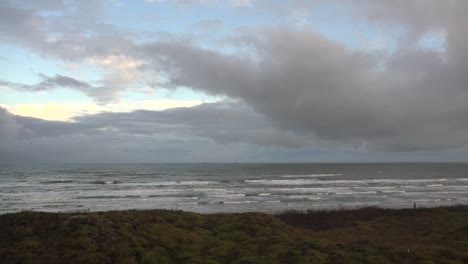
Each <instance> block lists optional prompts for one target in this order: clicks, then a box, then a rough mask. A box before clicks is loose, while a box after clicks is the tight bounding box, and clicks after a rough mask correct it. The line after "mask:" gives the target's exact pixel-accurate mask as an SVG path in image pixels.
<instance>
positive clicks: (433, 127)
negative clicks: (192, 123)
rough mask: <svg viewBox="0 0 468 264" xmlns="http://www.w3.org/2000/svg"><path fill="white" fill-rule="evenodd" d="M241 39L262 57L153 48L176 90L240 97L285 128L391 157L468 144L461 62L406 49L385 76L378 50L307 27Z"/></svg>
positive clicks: (159, 45) (175, 45)
mask: <svg viewBox="0 0 468 264" xmlns="http://www.w3.org/2000/svg"><path fill="white" fill-rule="evenodd" d="M242 41H243V42H244V45H246V46H249V47H251V48H252V51H253V54H254V56H246V57H241V56H239V55H225V54H222V53H218V52H215V51H212V50H207V49H202V48H198V47H194V46H190V45H187V44H182V43H154V44H148V45H147V46H146V47H145V51H146V54H147V56H150V57H151V58H153V65H154V67H155V68H156V69H158V70H159V71H165V72H166V74H167V76H168V78H169V82H170V83H171V84H172V85H173V86H174V87H178V86H186V87H191V88H193V89H195V90H199V91H203V92H206V93H209V94H215V95H225V96H228V97H231V98H237V99H241V100H243V101H245V102H246V103H247V104H249V105H250V106H252V107H253V108H254V109H255V110H256V111H258V112H259V113H260V114H262V115H264V116H266V117H267V118H268V119H269V120H271V121H272V122H273V124H275V125H277V126H278V127H280V128H282V129H285V130H292V131H305V132H310V133H314V134H315V135H317V136H319V137H320V138H322V139H324V140H335V141H341V142H353V141H361V142H366V144H368V145H369V146H371V147H375V148H379V149H387V150H392V151H400V150H401V151H410V150H420V149H431V148H436V149H437V148H455V147H458V146H463V145H466V144H468V127H467V123H466V121H465V118H464V116H466V115H468V105H467V104H466V103H465V102H466V101H467V100H468V90H467V89H466V87H468V86H467V85H466V84H467V83H468V82H467V79H466V74H463V72H462V71H461V69H465V68H466V67H458V66H459V63H467V62H466V61H459V60H460V57H457V58H450V57H447V55H445V54H440V53H438V52H434V51H425V50H420V49H404V50H401V51H397V52H395V53H394V55H393V56H391V57H390V58H388V59H386V60H385V61H383V62H384V65H385V66H384V67H385V69H384V70H382V69H381V67H380V66H379V64H380V63H382V60H381V59H380V58H377V59H376V58H375V57H374V56H373V54H371V53H363V52H359V51H351V50H349V49H347V48H346V47H345V46H344V45H342V44H339V43H337V42H334V41H331V40H329V39H327V38H325V37H323V36H321V35H319V34H316V33H313V32H310V31H306V30H304V31H295V30H291V29H288V28H284V29H265V30H258V31H255V32H251V33H250V34H248V36H247V37H245V38H244V39H243V40H242ZM460 66H461V65H460ZM447 102H450V104H447Z"/></svg>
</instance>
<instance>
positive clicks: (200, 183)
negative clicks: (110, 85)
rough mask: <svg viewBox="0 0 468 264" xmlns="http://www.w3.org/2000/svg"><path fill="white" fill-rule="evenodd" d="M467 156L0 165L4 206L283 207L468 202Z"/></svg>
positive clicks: (54, 209) (201, 209)
mask: <svg viewBox="0 0 468 264" xmlns="http://www.w3.org/2000/svg"><path fill="white" fill-rule="evenodd" d="M467 202H468V164H461V163H437V164H436V163H420V164H413V163H411V164H410V163H402V164H353V163H350V164H330V163H326V164H296V163H292V164H271V163H266V164H248V163H229V164H211V163H198V164H47V165H46V164H41V165H14V166H13V165H0V213H1V214H4V213H11V212H18V211H22V210H34V211H51V212H58V211H75V210H90V211H109V210H127V209H175V210H185V211H193V212H200V213H219V212H248V211H256V212H272V213H273V212H281V211H285V210H314V209H337V208H359V207H364V206H378V207H384V208H408V207H413V205H414V203H416V206H418V207H433V206H440V205H454V204H467Z"/></svg>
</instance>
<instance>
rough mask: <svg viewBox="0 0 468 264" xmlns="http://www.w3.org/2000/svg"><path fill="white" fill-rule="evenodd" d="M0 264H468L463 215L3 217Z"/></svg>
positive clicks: (464, 210) (463, 210)
mask: <svg viewBox="0 0 468 264" xmlns="http://www.w3.org/2000/svg"><path fill="white" fill-rule="evenodd" d="M0 262H1V263H145V264H151V263H468V207H465V206H455V207H441V208H430V209H425V208H419V209H402V210H389V209H378V208H363V209H358V210H339V211H308V212H298V211H289V212H284V213H281V214H277V215H268V214H261V213H243V214H213V215H202V214H196V213H190V212H182V211H168V210H148V211H115V212H80V213H44V212H21V213H15V214H6V215H0Z"/></svg>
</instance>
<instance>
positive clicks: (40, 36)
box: [0, 0, 468, 158]
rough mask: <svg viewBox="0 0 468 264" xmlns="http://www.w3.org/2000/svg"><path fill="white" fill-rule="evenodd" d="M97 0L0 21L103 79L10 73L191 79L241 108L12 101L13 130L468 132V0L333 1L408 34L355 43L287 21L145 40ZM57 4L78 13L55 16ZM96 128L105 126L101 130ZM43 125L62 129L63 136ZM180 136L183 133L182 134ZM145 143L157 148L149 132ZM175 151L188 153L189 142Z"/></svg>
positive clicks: (214, 134) (70, 82)
mask: <svg viewBox="0 0 468 264" xmlns="http://www.w3.org/2000/svg"><path fill="white" fill-rule="evenodd" d="M47 2H48V1H47ZM176 2H177V3H179V4H190V5H194V4H200V3H201V4H204V3H207V2H205V1H176ZM241 2H242V3H248V4H250V7H251V8H258V10H261V11H267V12H274V13H275V14H287V15H291V14H292V15H294V14H297V11H298V10H302V8H304V10H306V11H304V12H303V13H302V12H299V13H300V15H301V17H302V16H304V17H309V16H310V15H311V12H308V11H309V10H311V8H315V7H317V6H319V5H320V4H322V3H323V1H304V0H295V1H287V3H285V1H273V2H272V1H260V0H259V1H241ZM48 3H49V2H48ZM50 3H53V1H50ZM93 3H95V2H94V1H77V2H70V3H68V4H65V5H63V6H61V5H56V4H53V5H52V4H51V5H50V6H49V5H44V8H46V9H42V8H41V7H40V6H42V5H33V4H27V3H26V2H24V3H22V4H21V5H16V4H14V3H13V1H2V2H0V32H1V40H2V41H4V42H7V43H13V44H15V45H20V46H22V47H26V48H28V49H30V50H32V51H34V52H35V53H37V54H41V55H42V56H44V57H45V58H53V59H57V60H60V61H63V62H70V63H72V62H73V63H81V62H83V61H88V62H89V61H91V62H92V63H94V64H95V65H100V67H102V71H103V72H104V74H103V76H102V79H101V80H99V81H97V82H93V83H92V84H91V83H90V82H87V81H84V80H78V79H74V78H72V77H69V76H66V75H55V76H45V75H43V76H41V78H42V81H40V82H38V83H37V84H32V85H26V84H19V83H13V82H8V81H2V83H1V84H2V85H3V86H8V87H10V88H13V89H18V90H28V91H41V90H50V89H56V88H58V87H67V88H70V89H75V90H80V91H82V92H84V93H86V94H87V95H89V96H90V97H93V98H95V99H96V100H97V101H99V102H100V103H109V102H112V101H115V100H116V99H118V97H119V93H121V92H122V91H126V90H128V89H131V88H132V87H137V88H140V87H141V86H145V85H148V84H151V86H152V87H153V85H152V84H156V85H155V87H156V88H159V87H166V88H170V89H176V88H178V87H181V86H182V87H188V88H190V89H193V90H195V91H199V92H202V93H207V94H211V95H218V96H223V97H226V98H230V99H232V100H235V101H236V102H239V104H240V105H241V106H239V109H237V108H236V107H237V105H236V104H232V105H229V107H226V105H218V104H215V105H204V106H203V107H202V106H200V107H198V108H197V107H195V108H190V110H187V109H185V110H180V109H179V110H174V111H172V110H167V111H163V112H157V114H154V113H153V112H145V111H141V112H138V111H137V112H132V113H115V115H113V114H111V113H106V114H97V115H90V116H87V117H80V118H77V119H76V121H75V123H71V124H68V123H67V124H65V123H47V122H45V121H38V120H35V121H34V122H33V121H32V119H31V120H27V119H21V118H19V117H15V116H13V117H11V115H9V114H5V113H3V117H2V118H3V119H2V122H4V123H5V124H8V127H10V128H11V129H7V130H2V133H4V134H5V135H7V134H8V135H10V136H11V134H12V133H13V134H14V133H17V134H18V135H22V136H21V137H22V138H24V139H26V138H28V137H27V136H28V135H29V136H31V135H35V134H38V135H47V133H46V131H45V130H46V128H44V130H37V129H38V128H37V127H42V124H47V125H44V127H47V128H49V127H51V126H56V127H54V131H61V129H59V128H61V127H62V126H63V128H64V129H65V128H66V129H65V131H67V133H62V134H53V133H52V134H50V135H55V136H58V137H63V138H62V139H63V140H64V141H65V139H66V138H68V139H72V138H69V137H77V138H76V139H77V140H79V141H80V140H81V141H83V142H88V141H86V140H89V142H88V143H89V144H91V143H95V142H97V141H99V140H103V139H102V138H99V137H101V136H102V137H105V136H108V138H109V139H108V141H105V140H104V142H108V143H109V144H108V145H106V148H107V150H108V151H110V152H112V153H114V152H113V151H122V150H123V149H127V150H129V149H132V148H133V147H132V145H131V143H130V142H132V140H133V139H136V138H138V140H142V141H141V142H148V141H151V140H153V138H152V137H150V136H149V135H153V134H154V133H153V134H151V133H150V132H151V131H153V132H154V131H163V132H164V135H163V136H162V137H158V138H157V139H155V140H156V141H155V142H158V144H161V145H162V146H165V147H166V148H167V149H173V150H174V149H179V150H180V149H181V148H182V149H185V150H187V149H188V148H183V147H181V146H182V145H183V143H181V142H182V141H184V139H187V140H188V141H190V142H198V143H197V144H199V145H197V144H195V145H192V146H191V147H193V148H196V147H200V145H203V144H205V143H206V142H208V141H210V140H212V141H214V142H215V143H216V144H221V145H222V144H234V142H237V143H239V144H241V143H242V144H248V145H250V146H258V145H261V146H280V147H285V148H286V147H288V148H294V147H295V148H301V147H302V146H312V145H314V144H316V145H320V144H335V146H349V145H351V146H363V148H366V149H367V148H368V149H371V150H376V151H378V150H385V151H388V152H392V151H399V152H410V151H426V150H431V149H434V150H442V149H457V148H463V147H464V146H467V145H468V122H467V121H466V116H467V115H468V104H467V103H466V102H468V89H467V87H468V75H467V74H466V69H467V68H468V55H467V54H468V52H467V51H468V27H466V16H465V14H464V10H466V9H467V8H468V6H467V2H466V1H456V0H453V1H437V0H427V1H418V0H413V1H403V0H401V1H400V0H394V1H385V0H384V1H365V0H362V1H339V2H338V1H337V2H332V3H333V4H335V5H339V6H340V8H338V9H339V11H337V12H339V14H342V13H341V12H344V14H346V16H347V19H351V20H352V21H365V23H367V25H372V26H377V27H381V28H383V29H384V30H385V32H390V34H391V35H392V37H397V38H398V41H396V42H397V43H396V44H395V45H394V46H395V47H392V48H386V49H385V51H384V52H382V53H378V52H374V51H373V50H372V49H371V50H357V49H353V50H351V49H349V48H347V46H346V45H345V44H344V43H340V42H337V41H334V40H331V39H328V38H326V37H325V36H323V35H321V34H319V33H317V32H315V31H312V30H309V29H306V28H304V29H302V30H298V29H297V28H294V27H287V26H285V27H276V28H258V27H257V28H243V29H238V30H237V31H235V32H233V33H232V34H231V35H229V36H227V37H226V39H227V40H226V42H228V44H229V45H230V46H229V47H228V48H227V50H229V52H226V49H223V48H225V47H224V46H223V47H222V48H219V47H218V46H216V45H215V44H213V43H212V44H213V45H209V44H208V45H207V44H206V43H204V44H205V45H203V47H201V46H198V45H197V44H196V43H191V42H189V41H178V39H179V40H180V39H187V38H184V36H185V35H183V34H177V33H171V34H167V37H164V36H162V34H159V37H158V38H157V39H153V40H147V41H145V42H144V43H143V42H140V41H138V40H139V39H138V36H139V34H138V32H131V31H124V30H122V29H119V28H118V27H116V26H113V25H109V24H105V23H102V22H99V21H100V20H99V19H98V14H99V10H100V6H101V5H99V4H97V5H96V7H95V8H94V5H93ZM212 3H214V2H212V1H211V2H210V4H212ZM225 3H229V4H232V3H233V2H232V1H227V2H225ZM239 3H240V2H239ZM328 3H330V2H328ZM101 4H102V3H101ZM44 10H49V11H50V10H54V12H59V13H61V14H66V15H63V16H61V15H59V16H47V15H44V12H43V11H44ZM205 22H206V21H205ZM208 22H209V21H208ZM208 22H206V23H208ZM211 22H216V21H211ZM208 24H209V23H208ZM215 24H216V23H215ZM431 32H443V34H442V35H443V36H444V41H443V43H444V44H443V45H444V48H443V49H424V48H421V46H420V45H419V43H420V41H421V38H423V37H424V36H426V35H427V34H428V33H431ZM139 33H141V32H139ZM169 35H170V37H169ZM389 46H392V44H389ZM245 109H250V110H248V111H247V110H245ZM218 114H219V116H218ZM221 114H222V115H221ZM189 118H191V119H190V120H196V121H190V120H189ZM223 118H225V119H228V120H229V121H230V122H226V120H223ZM8 120H9V121H8ZM132 120H133V121H132ZM139 120H142V121H139ZM144 120H151V122H148V121H144ZM171 120H172V121H171ZM193 122H195V123H193ZM32 123H34V126H32V125H31V127H30V128H29V130H27V129H26V128H25V127H28V124H29V125H30V124H32ZM153 123H155V124H153ZM202 124H203V126H202ZM39 125H41V126H39ZM33 127H34V128H33ZM18 129H19V131H20V132H18ZM25 129H26V130H25ZM171 129H174V130H171ZM5 131H9V132H8V133H7V132H5ZM12 131H13V132H12ZM14 131H16V132H14ZM21 131H22V132H21ZM25 131H30V132H31V131H32V132H31V133H32V134H28V133H29V132H25ZM34 131H36V132H34ZM37 131H42V132H41V133H39V132H37ZM91 132H92V134H93V135H94V136H93V137H92V139H89V138H88V134H89V133H91ZM111 132H112V133H111ZM106 133H111V134H106ZM142 135H144V136H142ZM171 135H172V136H171ZM174 135H177V136H176V137H175V136H174ZM285 135H287V136H285ZM21 137H20V138H21ZM140 137H142V138H140ZM39 138H41V140H46V139H47V142H49V143H50V142H52V137H51V136H41V137H38V139H37V140H39ZM73 139H75V138H73ZM122 139H125V140H122ZM163 139H164V140H167V141H164V140H163ZM112 140H113V141H112ZM171 140H172V141H171ZM81 141H80V142H81ZM169 141H170V142H175V141H176V142H179V143H177V144H176V145H177V147H174V145H172V143H171V144H169V143H167V142H169ZM35 142H39V141H35ZM110 142H114V143H115V142H122V143H121V144H125V146H123V145H122V146H120V145H119V144H120V143H119V144H117V145H119V146H120V147H117V146H115V147H113V146H114V145H112V144H111V143H110ZM138 142H140V141H138ZM166 143H167V144H166ZM237 143H236V144H237ZM37 144H39V143H37ZM41 144H42V143H41ZM44 144H45V143H44ZM178 144H179V145H178ZM216 144H215V145H216ZM83 145H85V144H84V143H83ZM215 145H210V146H215ZM38 146H39V145H38ZM139 146H140V147H141V149H145V146H146V145H145V144H143V143H141V145H139ZM216 146H218V145H216ZM134 147H135V148H136V145H135V146H134ZM106 148H105V149H106ZM213 149H217V147H213ZM213 149H212V150H213ZM218 149H219V148H218ZM124 152H125V151H124ZM115 153H117V152H115ZM115 153H114V155H117V156H118V155H120V154H115ZM173 153H177V155H182V154H181V152H180V151H174V152H173ZM184 153H187V152H184ZM174 155H176V154H174ZM187 155H190V154H187ZM117 156H116V157H117ZM119 157H120V156H119ZM120 158H123V157H120Z"/></svg>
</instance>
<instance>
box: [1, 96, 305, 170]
mask: <svg viewBox="0 0 468 264" xmlns="http://www.w3.org/2000/svg"><path fill="white" fill-rule="evenodd" d="M0 113H1V115H0V127H1V130H0V141H1V142H2V144H0V156H2V157H6V158H5V159H4V160H3V161H4V162H20V161H21V162H39V161H59V162H60V161H62V162H73V161H83V162H96V161H99V162H106V161H112V162H116V161H121V160H124V161H139V162H144V161H148V162H155V161H198V162H200V161H204V160H211V161H216V160H218V161H228V160H232V159H235V160H245V159H246V158H247V156H246V155H254V154H255V153H256V151H257V150H261V149H269V148H286V149H287V148H295V147H299V146H304V145H307V144H309V143H311V142H312V140H313V137H310V136H307V135H299V134H295V133H288V132H284V131H280V130H278V129H275V128H274V127H272V126H271V125H269V124H268V122H267V121H266V120H265V119H264V118H263V117H262V116H260V115H258V114H256V113H255V112H254V111H252V110H251V109H250V108H249V107H247V106H245V105H243V104H241V103H239V102H220V103H209V104H203V105H200V106H194V107H190V108H173V109H169V110H164V111H148V110H138V111H133V112H129V113H110V112H108V113H99V114H93V115H83V116H79V117H76V118H74V120H73V122H61V121H47V120H42V119H37V118H31V117H22V116H17V115H12V114H10V113H8V112H7V111H5V110H4V109H1V112H0ZM226 148H228V149H229V150H230V151H226ZM257 158H258V157H257Z"/></svg>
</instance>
